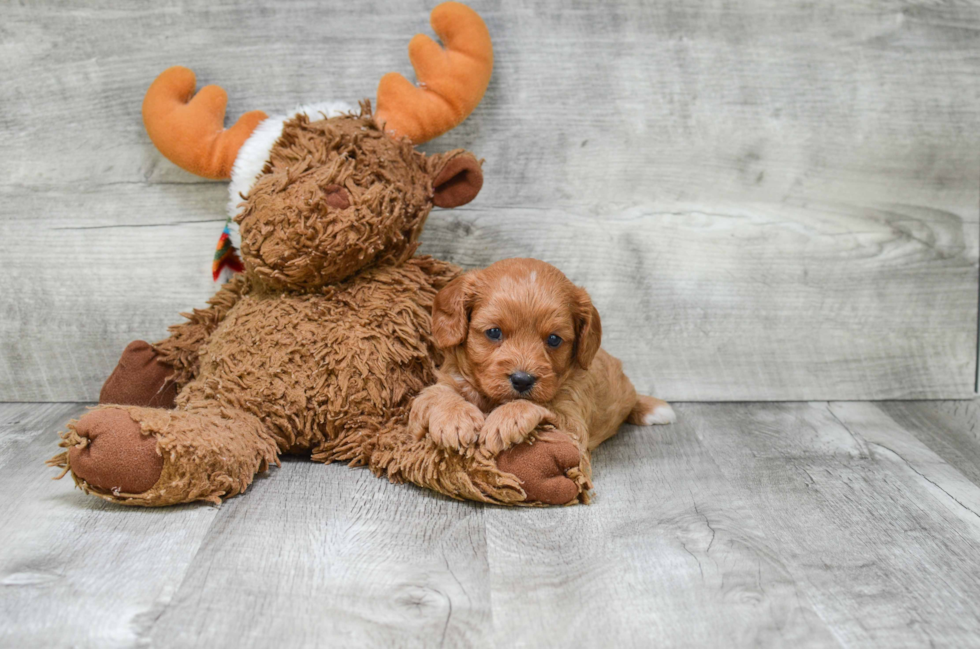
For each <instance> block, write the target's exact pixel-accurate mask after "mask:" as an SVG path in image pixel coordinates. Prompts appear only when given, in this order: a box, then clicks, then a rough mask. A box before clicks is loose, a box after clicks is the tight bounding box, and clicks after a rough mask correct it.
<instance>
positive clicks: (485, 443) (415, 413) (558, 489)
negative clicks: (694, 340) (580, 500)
mask: <svg viewBox="0 0 980 649" xmlns="http://www.w3.org/2000/svg"><path fill="white" fill-rule="evenodd" d="M432 333H433V337H434V338H435V341H436V344H437V345H438V346H439V347H440V348H441V349H442V350H443V352H444V353H445V361H444V363H443V365H442V367H441V368H440V370H439V372H438V382H437V383H436V385H434V386H431V387H428V388H426V389H425V390H424V391H423V392H422V393H421V394H420V395H419V397H418V399H416V401H415V403H414V406H413V410H412V416H411V429H412V432H413V434H415V435H416V436H419V437H424V438H428V439H431V440H432V441H433V442H435V443H436V444H438V445H439V446H442V447H444V448H447V449H453V450H456V451H461V452H463V454H464V455H470V454H473V455H476V456H488V457H489V456H497V455H498V454H501V453H502V452H504V455H500V466H501V467H505V466H510V465H511V460H512V459H513V461H515V462H516V461H518V460H517V456H521V457H522V456H523V454H524V451H523V449H520V450H519V451H518V452H517V453H515V454H514V456H515V457H514V458H512V457H511V456H508V455H507V451H508V449H512V448H514V447H515V446H517V445H520V444H522V443H524V442H526V441H527V440H528V439H529V438H533V437H535V436H537V435H539V434H541V433H542V432H544V431H554V432H552V433H549V439H551V440H554V439H555V437H554V435H556V434H559V433H563V434H565V435H567V436H568V437H569V438H571V440H572V441H573V442H574V444H575V445H576V446H577V448H578V450H579V451H580V454H581V463H580V465H579V467H578V468H579V470H580V473H581V475H584V476H585V478H586V479H590V478H591V469H590V460H589V457H590V456H589V454H590V452H591V451H592V450H593V449H595V448H596V447H597V446H598V445H599V444H601V443H602V442H603V441H605V440H607V439H609V438H610V437H612V436H613V435H614V434H615V433H616V432H617V430H618V429H619V426H620V425H621V424H622V423H623V422H624V421H629V422H631V423H634V424H638V425H649V424H652V423H669V422H670V421H673V410H672V409H671V408H670V406H669V405H668V404H667V403H666V402H664V401H661V400H659V399H654V398H653V397H647V396H643V395H637V393H636V390H635V389H634V388H633V384H632V383H631V382H630V380H629V379H628V378H627V377H626V375H625V374H624V373H623V369H622V363H620V361H619V360H617V359H615V358H613V357H612V356H610V355H609V354H608V353H606V352H605V351H604V350H603V349H601V347H600V345H601V340H602V324H601V320H600V318H599V313H598V311H596V309H595V307H594V306H593V305H592V301H591V299H590V298H589V295H588V293H587V292H586V291H585V289H582V288H579V287H577V286H575V285H574V284H572V282H570V281H569V280H568V278H566V277H565V275H563V274H562V273H561V271H559V270H558V269H557V268H555V267H554V266H551V265H549V264H546V263H544V262H542V261H538V260H536V259H507V260H504V261H500V262H497V263H495V264H493V265H492V266H489V267H488V268H486V269H483V270H480V271H474V272H469V273H466V274H465V275H462V276H460V277H458V278H456V279H455V280H453V281H452V282H450V283H449V284H448V285H447V286H446V287H445V288H443V289H442V290H441V291H440V292H439V293H438V295H436V298H435V306H434V311H433V318H432ZM572 482H574V480H573V479H572V477H571V476H565V477H562V476H556V477H555V478H554V480H552V481H551V483H550V487H548V489H546V490H545V492H546V493H543V494H538V499H539V500H541V501H542V502H551V503H555V504H558V503H562V502H567V501H568V499H569V498H570V497H572V498H574V497H576V496H578V497H581V496H580V495H579V489H577V488H576V486H575V485H573V484H571V483H572Z"/></svg>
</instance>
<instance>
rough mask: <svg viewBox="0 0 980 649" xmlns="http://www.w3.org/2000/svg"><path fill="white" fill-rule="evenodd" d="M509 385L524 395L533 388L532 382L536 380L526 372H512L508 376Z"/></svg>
mask: <svg viewBox="0 0 980 649" xmlns="http://www.w3.org/2000/svg"><path fill="white" fill-rule="evenodd" d="M509 378H510V384H511V385H513V386H514V389H515V390H517V391H518V392H520V393H521V394H524V393H525V392H527V391H528V390H530V389H531V388H533V387H534V382H535V381H537V379H536V378H535V377H533V376H531V375H530V374H528V373H527V372H514V373H513V374H511V375H510V377H509Z"/></svg>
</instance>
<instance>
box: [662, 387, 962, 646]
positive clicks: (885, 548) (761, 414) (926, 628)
mask: <svg viewBox="0 0 980 649" xmlns="http://www.w3.org/2000/svg"><path fill="white" fill-rule="evenodd" d="M684 414H686V415H687V418H688V421H690V422H691V423H692V426H693V429H694V433H695V434H696V435H697V437H698V439H699V440H701V441H702V442H703V443H704V444H705V446H706V447H707V448H708V450H709V451H710V452H711V454H712V456H713V457H714V458H715V459H716V460H717V462H718V466H719V468H720V469H721V471H722V473H723V474H724V475H725V476H726V477H727V478H728V479H729V480H730V481H731V484H732V485H733V494H739V495H742V496H743V497H745V498H747V499H750V502H752V503H753V504H754V506H755V511H757V512H759V521H760V524H761V527H762V529H763V531H764V532H765V533H767V534H768V535H769V537H770V538H771V539H772V543H773V545H774V547H776V548H777V552H778V554H779V556H780V557H781V558H782V559H783V561H784V563H785V565H786V568H787V571H788V572H789V573H790V574H791V575H792V576H793V577H794V578H795V579H796V580H797V582H798V583H801V584H805V585H806V586H805V592H807V593H808V594H809V597H810V601H811V603H812V605H813V606H814V608H815V610H816V611H817V613H818V614H819V616H820V618H821V619H822V620H823V621H824V622H825V623H826V624H827V625H828V626H829V627H830V628H832V629H833V631H834V635H835V637H836V638H837V639H838V641H839V642H840V643H841V644H842V645H844V646H868V647H876V646H975V645H976V643H977V637H978V635H977V634H978V633H980V616H978V615H977V612H976V607H975V606H974V602H975V601H976V594H975V590H976V589H977V587H978V584H980V580H978V576H980V560H978V557H980V554H978V553H977V549H978V544H980V536H978V534H977V531H978V525H977V520H978V519H977V518H976V516H975V514H973V513H971V511H970V509H975V504H974V503H975V502H976V500H977V498H978V496H980V491H978V488H977V484H976V483H974V482H971V481H969V480H968V479H967V478H966V477H965V476H963V475H962V474H960V473H958V472H956V471H955V469H953V468H952V467H950V466H949V465H948V464H946V463H945V462H943V461H941V460H939V459H938V457H937V456H935V455H934V454H932V453H931V452H929V451H928V449H927V448H925V447H924V445H922V444H919V443H917V442H916V441H915V438H914V437H913V436H912V435H911V434H910V433H909V432H908V431H906V430H904V429H902V428H901V427H900V426H896V425H895V422H894V421H893V420H891V419H890V418H889V417H888V416H887V415H885V414H884V412H883V411H881V410H880V409H878V408H877V407H876V406H875V405H873V404H826V403H811V404H783V405H768V406H765V407H762V406H758V405H756V404H745V405H731V406H718V407H716V406H713V405H700V406H691V407H689V408H685V409H682V411H681V416H683V415H684ZM733 430H737V431H738V433H736V434H732V433H731V432H730V431H733ZM720 431H725V433H722V432H720ZM938 591H941V592H942V593H943V594H942V595H941V596H940V595H938Z"/></svg>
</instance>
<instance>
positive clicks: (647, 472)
mask: <svg viewBox="0 0 980 649" xmlns="http://www.w3.org/2000/svg"><path fill="white" fill-rule="evenodd" d="M687 413H688V407H687V406H684V405H682V406H681V407H680V411H679V416H680V424H678V425H674V426H667V427H662V428H637V427H629V426H628V427H624V429H623V430H622V431H621V432H620V434H619V435H618V436H617V437H614V438H613V439H612V440H611V441H609V442H607V443H606V444H604V445H603V446H602V447H600V449H599V450H598V451H597V452H596V454H595V456H594V469H595V475H594V477H595V483H596V498H595V501H594V503H593V504H592V505H590V506H589V507H575V508H566V509H548V510H526V509H524V510H516V509H503V508H494V509H488V510H487V512H486V524H487V544H488V554H489V559H490V578H491V584H492V588H493V592H492V598H493V605H494V616H493V622H494V639H495V644H496V645H497V646H500V647H568V646H578V647H583V646H609V647H649V646H658V647H674V646H691V647H749V646H793V647H804V646H809V647H831V646H838V644H837V641H836V640H835V638H834V635H833V633H832V630H831V629H828V627H827V625H826V624H825V623H824V622H823V621H821V620H820V618H819V616H818V615H817V613H816V612H815V611H814V609H813V607H812V606H811V604H810V603H809V601H808V597H807V594H806V591H805V589H804V588H802V587H801V585H800V584H799V583H798V582H797V581H796V580H795V579H794V577H793V575H792V574H791V573H790V571H789V570H788V569H787V567H786V566H785V565H784V563H783V557H782V556H781V554H780V552H779V550H778V548H777V546H775V545H774V544H773V540H772V539H770V538H769V537H768V536H767V535H766V534H765V533H763V532H762V531H761V529H760V526H759V524H758V522H757V520H756V512H755V510H754V508H753V507H752V506H751V505H750V503H749V502H748V501H747V500H746V499H745V498H744V497H743V496H741V495H740V494H738V493H737V491H736V490H734V489H733V488H732V485H731V484H730V483H729V481H728V480H727V479H726V478H725V476H724V475H723V474H722V472H721V471H720V470H719V469H718V466H717V465H716V464H715V462H714V460H713V459H712V458H711V456H710V455H709V454H708V453H707V452H706V450H705V449H704V447H703V446H702V444H701V443H700V442H699V440H698V438H697V436H695V435H694V434H692V431H693V428H692V424H691V423H689V422H688V419H689V416H688V414H687ZM685 422H688V423H685Z"/></svg>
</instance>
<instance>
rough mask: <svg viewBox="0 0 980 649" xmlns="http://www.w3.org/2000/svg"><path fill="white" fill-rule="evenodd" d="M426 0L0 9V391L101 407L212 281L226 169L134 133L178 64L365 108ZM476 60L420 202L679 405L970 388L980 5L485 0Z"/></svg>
mask: <svg viewBox="0 0 980 649" xmlns="http://www.w3.org/2000/svg"><path fill="white" fill-rule="evenodd" d="M434 4H435V2H434V0H426V1H425V2H422V1H409V2H399V3H382V2H349V1H347V0H328V1H322V0H317V1H315V2H314V1H309V2H280V1H278V0H260V1H258V2H250V3H232V2H211V1H209V2H206V3H205V2H192V1H187V2H174V1H172V0H154V1H153V2H139V3H137V2H127V3H119V2H90V3H78V2H68V1H64V2H59V1H57V0H41V1H37V2H25V3H12V2H4V3H3V4H2V5H0V400H59V401H67V400H93V399H95V398H96V397H97V394H98V390H99V386H100V385H101V382H102V380H103V378H104V377H105V376H106V375H107V374H108V373H109V371H110V370H111V368H112V367H113V365H114V364H115V361H116V359H117V357H118V354H119V352H120V351H121V349H122V348H123V346H124V345H125V344H126V343H127V342H128V341H130V340H132V339H135V338H144V339H149V340H154V339H158V338H160V337H162V336H163V335H164V334H165V328H166V325H167V324H170V323H172V322H175V321H177V319H178V318H177V313H178V312H179V311H182V310H187V309H189V308H191V307H193V306H199V305H201V304H203V301H204V300H205V299H206V298H207V297H208V296H209V294H210V293H211V292H212V291H213V290H214V286H213V285H212V283H211V281H210V278H209V272H208V271H209V263H210V258H211V255H212V251H213V246H214V244H215V241H216V238H217V235H218V233H219V231H220V227H221V222H222V219H223V218H224V216H223V213H224V204H225V200H226V190H225V185H224V184H223V183H213V182H207V181H203V180H200V179H198V178H195V177H193V176H191V175H189V174H187V173H185V172H183V171H181V170H180V169H178V168H176V167H174V166H173V165H172V164H170V163H169V162H167V161H166V160H164V159H163V158H162V157H161V156H160V155H159V154H158V153H157V152H156V151H155V150H154V149H153V147H152V146H151V145H150V143H149V140H148V138H147V136H146V134H145V133H144V131H143V127H142V124H141V120H140V102H141V100H142V96H143V92H144V91H145V89H146V87H147V85H148V84H149V83H150V81H151V80H152V79H153V78H154V76H155V75H156V74H157V73H158V72H160V71H161V70H163V69H164V68H166V67H167V66H170V65H174V64H183V65H186V66H188V67H191V68H193V69H194V70H195V71H196V72H197V74H198V78H199V81H200V82H201V83H217V84H220V85H222V86H224V87H225V88H226V89H227V90H228V93H229V95H230V106H229V114H230V115H231V116H232V117H237V115H238V114H240V113H241V112H244V111H246V110H251V109H263V110H266V111H267V112H270V113H272V112H277V111H280V110H285V109H288V108H290V107H292V106H294V105H297V104H299V103H304V102H311V101H319V100H328V99H345V100H349V101H355V100H357V99H359V98H363V97H373V96H374V90H375V87H376V83H377V80H378V79H379V78H380V76H381V74H382V73H384V72H386V71H388V70H399V71H402V72H405V73H408V74H410V72H411V69H410V66H409V64H408V61H407V55H406V51H405V48H406V45H407V43H408V40H409V38H410V37H411V35H412V34H414V33H415V32H417V31H428V12H429V10H430V9H431V7H432V6H433V5H434ZM472 4H473V6H474V7H475V8H477V9H478V11H480V13H481V14H482V15H483V16H484V18H485V20H486V21H487V24H488V26H489V28H490V31H491V33H492V35H493V38H494V42H495V46H496V69H495V72H494V77H493V81H492V82H491V86H490V89H489V91H488V93H487V96H486V99H485V100H484V102H483V104H482V105H481V106H480V107H479V108H478V110H477V111H476V113H475V114H474V115H473V116H472V117H471V118H470V120H469V121H468V122H467V123H466V124H465V125H464V126H463V127H461V128H459V129H457V130H456V131H455V132H453V133H451V134H449V135H447V136H445V137H443V138H441V139H440V140H438V141H437V142H434V143H432V144H430V145H428V146H427V147H426V150H428V151H438V150H445V149H448V148H452V147H457V146H465V147H467V148H469V149H471V150H473V151H474V152H475V153H477V154H478V155H479V156H482V157H485V158H486V164H485V167H484V169H485V173H486V185H485V189H484V191H483V193H482V194H481V196H480V197H479V199H478V200H477V201H476V202H474V203H473V204H471V205H470V206H467V207H465V208H462V209H458V210H455V211H437V212H435V213H434V214H433V216H432V217H431V218H430V220H429V225H428V228H427V231H426V233H425V236H424V240H425V242H426V243H425V247H424V251H425V252H428V253H432V254H435V255H438V256H441V257H443V258H446V259H449V260H452V261H455V262H457V263H459V264H462V265H464V266H467V267H473V266H479V265H484V264H487V263H489V262H491V261H494V260H496V259H499V258H503V257H509V256H519V255H522V256H536V257H540V258H542V259H545V260H547V261H550V262H553V263H555V264H557V265H558V266H559V267H561V268H562V269H563V270H565V272H566V273H567V274H568V275H569V276H571V277H572V278H573V279H574V280H575V281H577V282H579V283H581V284H583V285H585V286H587V287H588V288H589V289H590V291H591V293H592V295H593V297H594V299H595V301H596V303H597V305H598V307H599V309H600V312H602V313H603V318H604V319H603V324H604V330H605V333H606V338H605V345H606V347H607V348H608V349H609V350H610V351H611V352H613V353H615V354H617V355H619V356H621V357H622V358H623V359H624V361H625V364H626V367H627V370H628V371H629V373H630V374H631V375H632V376H633V378H634V379H635V382H636V383H637V385H638V387H639V388H641V389H642V390H645V391H650V392H655V393H656V394H658V395H660V396H662V397H665V398H668V399H674V400H750V399H752V400H755V399H758V400H766V399H862V398H869V399H880V398H910V397H911V398H917V397H950V398H956V397H964V396H968V395H971V394H973V392H974V387H975V378H976V363H977V354H976V340H977V288H978V287H977V273H978V264H977V258H978V237H980V234H978V205H980V120H978V114H980V92H978V90H980V75H978V72H980V8H978V4H977V3H976V2H957V3H952V2H951V3H939V2H913V1H890V0H885V1H883V0H861V1H854V2H837V3H831V2H826V3H814V2H810V1H809V0H746V1H745V2H740V3H731V2H720V1H716V2H711V1H702V0H695V1H685V2H683V3H681V2H673V1H670V0H661V1H657V2H644V1H641V0H629V1H624V2H602V3H598V2H592V1H583V2H562V3H557V2H554V3H549V2H544V1H538V0H529V1H526V2H483V1H482V0H473V3H472Z"/></svg>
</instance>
